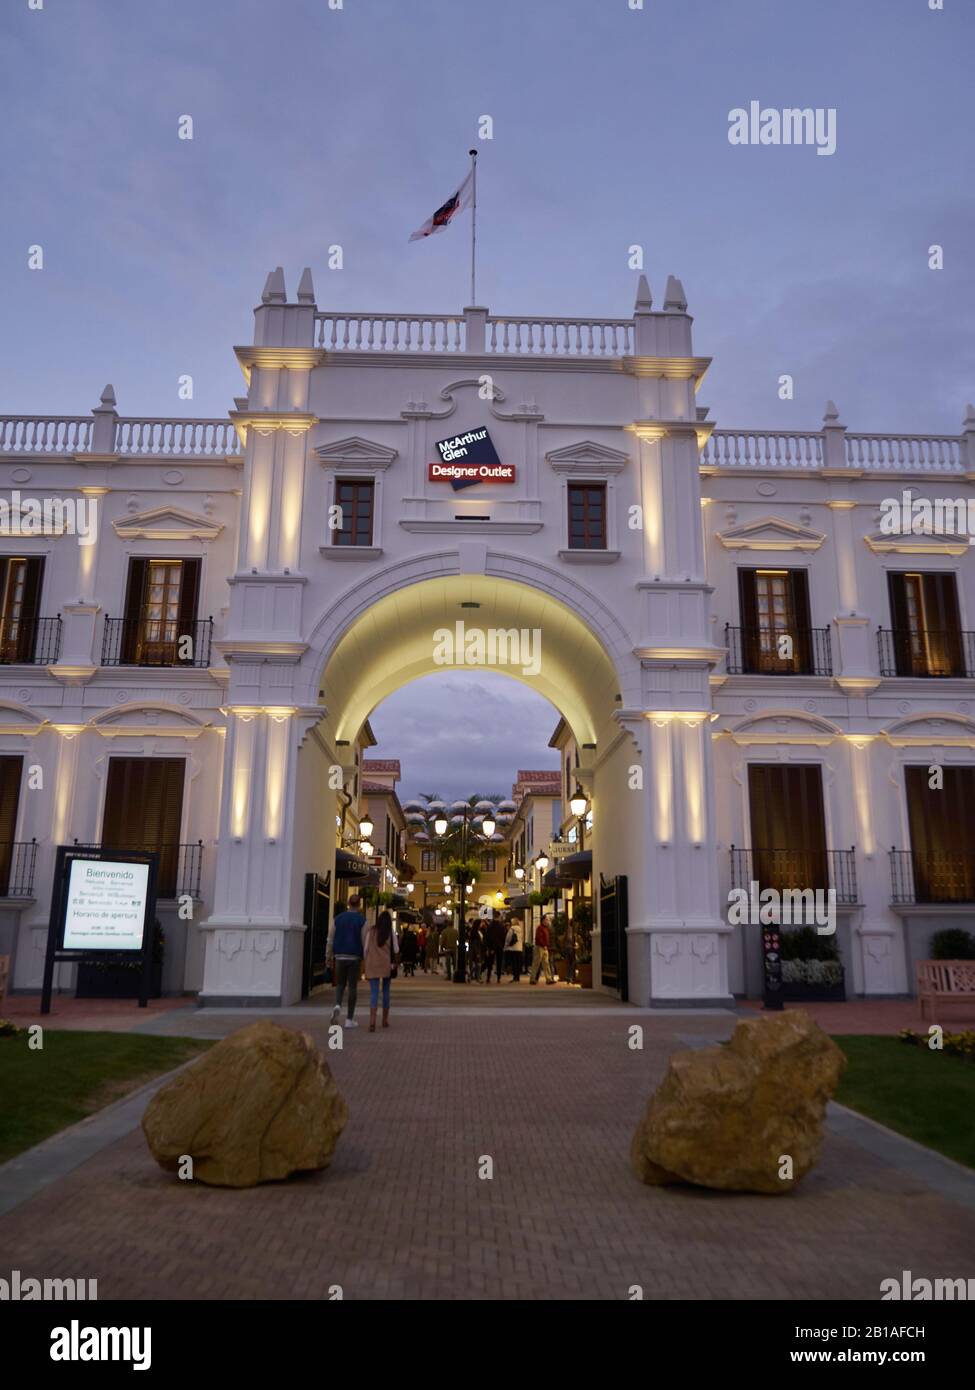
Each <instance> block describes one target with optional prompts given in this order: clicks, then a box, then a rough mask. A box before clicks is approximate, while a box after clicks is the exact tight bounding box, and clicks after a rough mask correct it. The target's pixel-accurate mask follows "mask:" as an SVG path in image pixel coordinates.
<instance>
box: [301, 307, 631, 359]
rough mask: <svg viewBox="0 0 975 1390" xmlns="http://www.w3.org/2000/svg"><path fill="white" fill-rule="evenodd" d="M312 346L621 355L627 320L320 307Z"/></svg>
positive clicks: (625, 351)
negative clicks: (347, 310)
mask: <svg viewBox="0 0 975 1390" xmlns="http://www.w3.org/2000/svg"><path fill="white" fill-rule="evenodd" d="M315 346H316V347H319V348H325V350H326V351H327V352H370V353H372V352H424V353H427V352H436V353H460V352H485V353H490V354H491V355H492V356H519V357H526V356H527V357H626V356H629V355H630V354H632V353H633V351H634V326H633V320H632V319H609V318H596V319H565V318H546V317H531V316H529V317H526V316H525V315H522V314H518V315H514V316H513V317H511V318H505V317H500V316H497V315H492V314H486V315H485V316H484V318H483V321H482V322H478V323H477V324H476V325H475V324H474V323H473V322H472V316H471V314H470V313H465V314H375V313H372V314H370V313H342V312H338V313H336V312H332V311H326V310H320V311H318V312H316V314H315Z"/></svg>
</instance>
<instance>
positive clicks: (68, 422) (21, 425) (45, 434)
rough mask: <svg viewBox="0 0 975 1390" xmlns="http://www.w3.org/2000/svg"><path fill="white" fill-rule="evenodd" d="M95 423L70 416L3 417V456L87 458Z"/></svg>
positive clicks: (0, 449)
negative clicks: (39, 455) (60, 455)
mask: <svg viewBox="0 0 975 1390" xmlns="http://www.w3.org/2000/svg"><path fill="white" fill-rule="evenodd" d="M92 424H93V421H92V419H91V417H90V416H89V417H88V418H87V419H79V418H78V417H76V416H71V415H46V416H45V415H40V416H37V415H3V416H0V454H84V453H87V452H88V449H89V446H90V442H91V430H92Z"/></svg>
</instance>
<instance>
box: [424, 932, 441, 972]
mask: <svg viewBox="0 0 975 1390" xmlns="http://www.w3.org/2000/svg"><path fill="white" fill-rule="evenodd" d="M439 957H440V929H439V928H438V926H437V924H436V922H434V923H433V925H432V926H431V927H430V930H429V931H428V932H427V963H426V969H427V972H428V973H429V974H431V975H436V973H437V961H438V959H439Z"/></svg>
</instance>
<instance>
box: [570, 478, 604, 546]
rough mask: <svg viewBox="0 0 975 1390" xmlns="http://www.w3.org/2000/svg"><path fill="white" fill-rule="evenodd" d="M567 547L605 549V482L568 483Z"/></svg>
mask: <svg viewBox="0 0 975 1390" xmlns="http://www.w3.org/2000/svg"><path fill="white" fill-rule="evenodd" d="M569 549H570V550H605V549H606V484H605V483H570V484H569Z"/></svg>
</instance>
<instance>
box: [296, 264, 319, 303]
mask: <svg viewBox="0 0 975 1390" xmlns="http://www.w3.org/2000/svg"><path fill="white" fill-rule="evenodd" d="M314 302H315V286H314V285H313V284H312V278H311V267H310V266H307V265H306V266H305V268H304V270H303V271H302V272H301V279H300V280H299V281H298V303H299V304H314Z"/></svg>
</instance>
